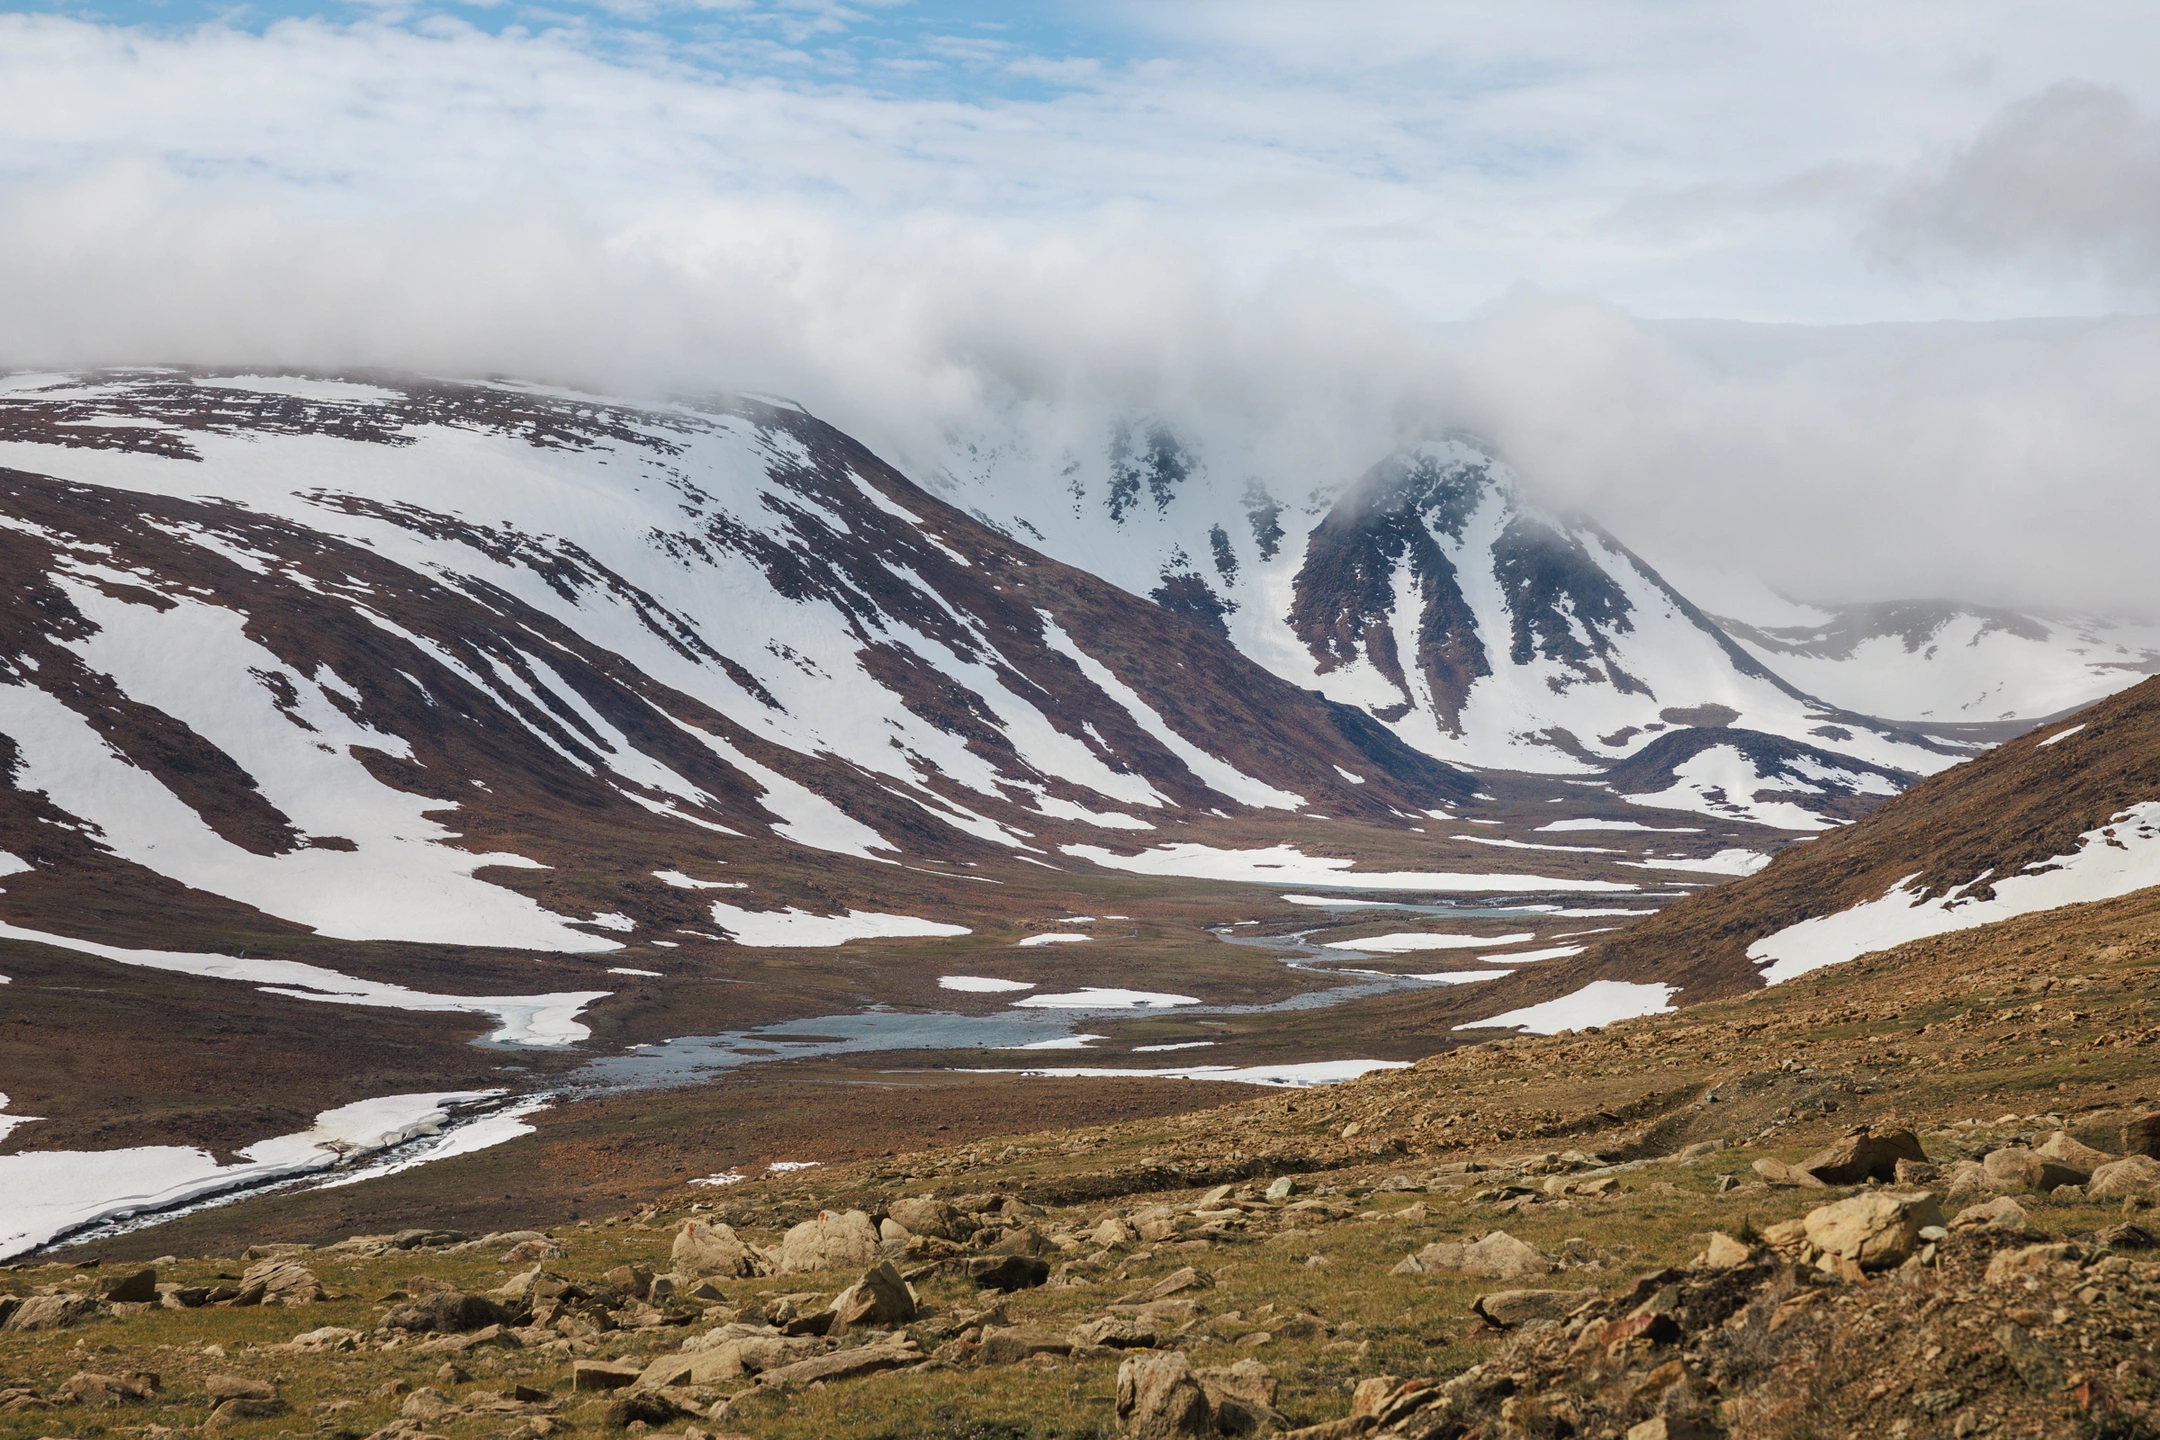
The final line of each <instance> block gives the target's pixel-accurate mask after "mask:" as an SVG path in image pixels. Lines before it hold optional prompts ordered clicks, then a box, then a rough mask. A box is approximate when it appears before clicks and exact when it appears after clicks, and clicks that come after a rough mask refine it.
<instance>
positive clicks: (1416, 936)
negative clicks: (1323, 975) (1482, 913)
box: [1327, 930, 1537, 955]
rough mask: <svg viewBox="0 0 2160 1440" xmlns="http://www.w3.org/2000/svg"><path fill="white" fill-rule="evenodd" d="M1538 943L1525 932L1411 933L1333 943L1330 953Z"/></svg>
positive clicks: (1405, 952) (1329, 944) (1404, 952)
mask: <svg viewBox="0 0 2160 1440" xmlns="http://www.w3.org/2000/svg"><path fill="white" fill-rule="evenodd" d="M1535 939H1537V933H1536V932H1535V931H1532V930H1525V931H1523V932H1521V933H1520V934H1517V935H1428V934H1426V933H1424V932H1423V931H1416V930H1413V931H1410V932H1408V933H1406V934H1401V935H1369V936H1367V937H1366V938H1365V939H1363V940H1330V941H1328V942H1327V948H1328V949H1330V950H1362V951H1365V952H1366V953H1367V954H1371V955H1408V954H1410V953H1412V952H1413V951H1417V950H1475V949H1477V948H1478V947H1479V946H1481V945H1520V944H1522V943H1523V942H1524V941H1526V940H1535Z"/></svg>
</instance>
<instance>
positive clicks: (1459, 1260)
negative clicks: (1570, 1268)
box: [1395, 1230, 1553, 1280]
mask: <svg viewBox="0 0 2160 1440" xmlns="http://www.w3.org/2000/svg"><path fill="white" fill-rule="evenodd" d="M1552 1268H1553V1261H1552V1257H1551V1256H1550V1255H1547V1254H1546V1253H1545V1252H1544V1251H1542V1250H1540V1249H1538V1248H1537V1246H1535V1245H1531V1244H1528V1243H1526V1242H1524V1241H1521V1240H1518V1239H1516V1238H1515V1237H1514V1236H1512V1235H1510V1234H1508V1233H1507V1231H1505V1230H1495V1231H1493V1232H1492V1234H1490V1235H1487V1236H1486V1237H1485V1238H1484V1239H1482V1240H1478V1241H1473V1242H1471V1243H1468V1244H1465V1243H1464V1242H1462V1241H1459V1240H1451V1241H1445V1242H1442V1243H1439V1244H1433V1245H1427V1246H1426V1247H1425V1248H1424V1249H1422V1250H1420V1251H1418V1253H1417V1254H1415V1255H1412V1256H1411V1257H1410V1258H1409V1259H1407V1260H1405V1261H1403V1263H1402V1264H1400V1265H1398V1266H1396V1267H1395V1273H1396V1274H1398V1275H1435V1274H1439V1273H1441V1272H1444V1271H1450V1270H1454V1271H1460V1272H1461V1273H1463V1274H1465V1275H1483V1276H1485V1277H1487V1278H1488V1279H1493V1280H1519V1279H1522V1278H1523V1277H1525V1276H1529V1275H1545V1274H1549V1273H1550V1272H1551V1271H1552Z"/></svg>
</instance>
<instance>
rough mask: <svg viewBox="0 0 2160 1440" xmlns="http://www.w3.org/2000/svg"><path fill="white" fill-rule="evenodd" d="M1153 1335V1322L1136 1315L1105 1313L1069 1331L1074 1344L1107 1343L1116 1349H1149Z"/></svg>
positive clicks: (1154, 1331) (1154, 1334) (1151, 1346)
mask: <svg viewBox="0 0 2160 1440" xmlns="http://www.w3.org/2000/svg"><path fill="white" fill-rule="evenodd" d="M1155 1337H1156V1329H1155V1322H1154V1321H1153V1320H1149V1319H1146V1318H1144V1317H1142V1316H1138V1315H1106V1316H1104V1317H1103V1318H1102V1319H1100V1320H1087V1321H1083V1322H1082V1323H1080V1324H1078V1325H1075V1326H1074V1327H1073V1328H1072V1330H1071V1332H1070V1338H1071V1340H1072V1343H1073V1344H1075V1345H1107V1346H1111V1347H1113V1348H1115V1349H1118V1350H1151V1349H1153V1348H1154V1347H1155Z"/></svg>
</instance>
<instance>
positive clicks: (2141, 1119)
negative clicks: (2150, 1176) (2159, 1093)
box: [2122, 1110, 2160, 1158]
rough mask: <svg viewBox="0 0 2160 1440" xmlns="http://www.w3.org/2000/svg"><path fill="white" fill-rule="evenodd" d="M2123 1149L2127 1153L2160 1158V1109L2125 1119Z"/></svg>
mask: <svg viewBox="0 0 2160 1440" xmlns="http://www.w3.org/2000/svg"><path fill="white" fill-rule="evenodd" d="M2122 1150H2123V1154H2125V1155H2150V1156H2153V1157H2155V1158H2160V1110H2151V1111H2147V1112H2146V1113H2144V1114H2142V1115H2132V1116H2131V1117H2130V1118H2129V1119H2127V1120H2125V1121H2123V1127H2122Z"/></svg>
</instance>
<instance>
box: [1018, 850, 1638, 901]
mask: <svg viewBox="0 0 2160 1440" xmlns="http://www.w3.org/2000/svg"><path fill="white" fill-rule="evenodd" d="M1058 849H1059V850H1060V851H1062V852H1063V853H1065V854H1067V855H1070V856H1072V857H1074V858H1075V859H1079V860H1087V861H1090V862H1092V863H1094V864H1096V865H1100V866H1102V867H1103V868H1104V869H1107V870H1125V871H1129V872H1131V873H1133V874H1136V875H1176V876H1182V877H1184V878H1186V879H1190V880H1232V881H1242V882H1245V883H1247V884H1258V885H1282V884H1292V885H1315V886H1321V887H1325V888H1333V889H1338V890H1433V891H1441V892H1444V893H1451V894H1460V893H1463V892H1468V891H1488V890H1559V891H1575V892H1581V891H1614V890H1619V891H1628V890H1634V889H1637V888H1638V887H1637V886H1634V885H1628V884H1622V883H1619V882H1616V881H1612V880H1555V879H1552V878H1549V877H1547V876H1543V875H1463V874H1453V873H1447V872H1440V873H1427V872H1424V871H1411V870H1368V871H1352V870H1351V869H1350V867H1351V865H1353V864H1355V863H1356V862H1355V861H1351V860H1345V859H1339V858H1336V857H1333V856H1312V855H1307V854H1305V853H1304V852H1303V851H1301V850H1299V849H1298V848H1297V847H1296V846H1294V845H1290V844H1287V843H1286V844H1282V845H1276V846H1273V847H1271V848H1268V849H1265V850H1218V849H1216V848H1215V847H1213V846H1211V845H1198V844H1192V843H1184V844H1177V845H1157V846H1155V847H1153V848H1152V849H1148V850H1143V851H1141V852H1140V853H1139V854H1138V855H1120V854H1117V853H1116V852H1115V851H1111V850H1105V849H1103V848H1102V847H1101V846H1099V845H1060V846H1059V847H1058Z"/></svg>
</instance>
